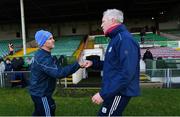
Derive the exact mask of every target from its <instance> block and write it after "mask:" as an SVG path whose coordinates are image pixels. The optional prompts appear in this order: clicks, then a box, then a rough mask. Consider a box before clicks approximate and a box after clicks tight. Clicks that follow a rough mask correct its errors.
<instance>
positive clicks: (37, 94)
mask: <svg viewBox="0 0 180 117" xmlns="http://www.w3.org/2000/svg"><path fill="white" fill-rule="evenodd" d="M35 39H36V42H37V43H38V45H39V47H40V49H39V50H38V51H37V52H36V53H35V56H34V61H33V62H32V64H31V78H30V86H29V91H30V95H31V98H32V100H33V102H34V106H35V111H34V113H33V116H55V108H56V105H55V102H54V100H53V99H52V93H53V91H54V90H55V87H56V82H57V81H56V79H57V78H64V77H66V76H68V75H70V74H73V73H74V72H76V71H77V70H78V69H79V68H80V67H83V65H82V64H81V63H78V62H75V63H74V64H71V65H68V66H66V67H63V68H62V67H61V66H59V65H58V64H57V61H55V59H54V58H53V57H52V56H51V49H53V48H54V39H53V36H52V34H51V33H50V32H48V31H45V30H40V31H37V32H36V34H35Z"/></svg>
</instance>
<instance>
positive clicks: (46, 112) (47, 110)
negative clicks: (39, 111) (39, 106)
mask: <svg viewBox="0 0 180 117" xmlns="http://www.w3.org/2000/svg"><path fill="white" fill-rule="evenodd" d="M42 102H43V106H44V110H45V114H46V116H51V114H50V109H49V104H48V100H47V97H42Z"/></svg>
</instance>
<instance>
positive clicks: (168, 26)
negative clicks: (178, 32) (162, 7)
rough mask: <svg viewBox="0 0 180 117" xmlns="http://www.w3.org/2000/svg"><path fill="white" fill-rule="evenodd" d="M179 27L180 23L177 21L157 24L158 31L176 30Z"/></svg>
mask: <svg viewBox="0 0 180 117" xmlns="http://www.w3.org/2000/svg"><path fill="white" fill-rule="evenodd" d="M179 25H180V22H179V21H177V20H174V21H167V22H163V23H159V29H160V30H164V29H178V28H179Z"/></svg>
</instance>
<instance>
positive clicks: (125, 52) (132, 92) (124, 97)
mask: <svg viewBox="0 0 180 117" xmlns="http://www.w3.org/2000/svg"><path fill="white" fill-rule="evenodd" d="M122 23H123V13H122V12H121V11H119V10H117V9H109V10H107V11H105V12H104V14H103V18H102V25H101V27H102V29H103V31H104V34H105V35H106V36H108V37H110V39H111V40H110V42H109V45H108V47H107V51H106V54H105V60H104V61H97V60H92V61H89V62H88V64H87V65H86V66H85V67H90V66H91V67H92V68H93V69H101V70H103V78H102V87H101V90H100V92H99V93H96V94H95V95H94V96H93V97H92V102H93V103H96V104H101V103H102V102H103V104H102V107H101V109H100V110H99V113H98V116H121V115H122V112H123V110H124V109H125V107H126V106H127V104H128V102H129V100H130V99H131V97H133V96H138V95H140V87H139V70H140V66H139V61H140V48H139V44H138V43H137V42H136V41H135V40H134V38H133V36H132V35H131V34H130V33H129V32H128V30H127V29H126V27H125V26H124V25H123V24H122Z"/></svg>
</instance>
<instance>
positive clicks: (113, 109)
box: [108, 96, 121, 117]
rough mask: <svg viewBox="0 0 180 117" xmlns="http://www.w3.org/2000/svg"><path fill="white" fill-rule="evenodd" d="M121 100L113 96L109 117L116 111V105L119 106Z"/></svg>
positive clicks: (119, 97)
mask: <svg viewBox="0 0 180 117" xmlns="http://www.w3.org/2000/svg"><path fill="white" fill-rule="evenodd" d="M120 100H121V96H115V98H114V101H113V104H112V106H111V109H110V111H109V115H108V116H109V117H110V116H111V115H112V114H113V112H114V111H115V110H116V109H117V107H118V105H119V102H120Z"/></svg>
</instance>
